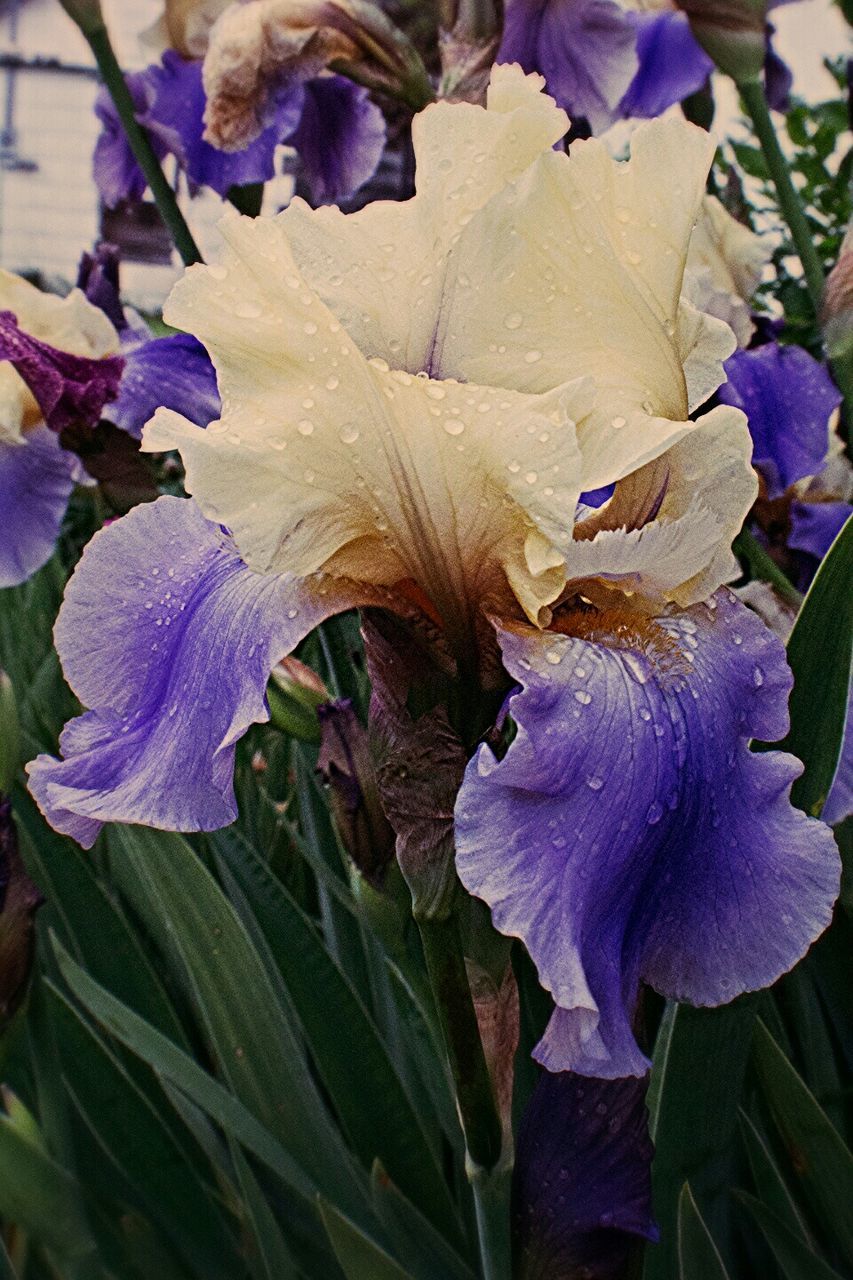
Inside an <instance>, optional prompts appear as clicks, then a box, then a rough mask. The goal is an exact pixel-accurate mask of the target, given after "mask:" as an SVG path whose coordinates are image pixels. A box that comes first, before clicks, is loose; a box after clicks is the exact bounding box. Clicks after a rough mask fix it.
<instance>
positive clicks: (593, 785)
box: [586, 773, 604, 791]
mask: <svg viewBox="0 0 853 1280" xmlns="http://www.w3.org/2000/svg"><path fill="white" fill-rule="evenodd" d="M586 785H587V786H588V787H589V789H590V791H600V790H601V788H602V787H603V786H604V779H603V778H599V777H598V776H597V774H594V773H591V774H590V775H589V777H588V778H587V780H586Z"/></svg>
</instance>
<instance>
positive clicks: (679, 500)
mask: <svg viewBox="0 0 853 1280" xmlns="http://www.w3.org/2000/svg"><path fill="white" fill-rule="evenodd" d="M751 452H752V441H751V439H750V435H749V431H748V430H747V426H746V419H745V417H744V416H743V414H742V413H740V412H739V411H738V410H733V409H730V408H728V407H725V408H723V407H722V406H718V407H717V408H716V409H712V410H711V412H710V413H707V414H705V415H704V416H703V417H701V418H699V419H698V421H697V423H696V427H695V430H693V431H692V432H691V433H690V434H689V435H687V436H686V437H685V438H684V439H683V440H680V441H679V442H678V443H676V444H674V445H673V446H672V447H671V448H670V449H669V450H668V451H667V452H666V453H665V454H664V455H663V456H662V457H660V458H658V459H657V460H656V461H655V462H652V463H650V464H648V465H647V466H645V467H641V468H639V469H638V470H637V471H635V472H633V473H632V474H631V475H630V476H628V477H627V478H626V479H625V480H622V481H621V482H620V483H619V484H618V485H617V486H616V490H615V493H614V495H613V497H612V499H611V500H610V501H609V502H608V503H607V504H606V505H603V506H600V507H599V508H598V510H597V511H596V513H595V514H594V515H590V516H588V517H587V519H586V520H584V521H582V522H581V523H579V524H577V525H576V526H575V534H574V541H573V542H572V544H571V546H570V548H569V549H568V551H567V553H566V573H567V577H568V578H569V580H570V581H571V580H574V579H579V578H582V579H589V578H597V579H598V583H597V584H587V586H585V588H584V593H585V594H586V595H588V596H590V597H592V595H593V594H594V592H595V589H596V587H597V588H598V589H599V595H600V589H601V587H602V586H603V587H604V588H605V589H606V590H610V591H611V592H612V591H613V590H618V591H623V592H628V593H634V592H637V591H641V592H642V594H643V596H644V597H645V598H646V600H647V601H651V600H657V601H658V602H659V603H661V604H663V603H664V602H666V601H674V602H675V603H676V604H680V605H683V606H687V605H691V604H696V603H698V602H699V601H700V600H705V599H706V598H707V597H708V596H709V595H711V594H712V592H714V591H716V589H717V588H718V587H719V586H721V585H722V584H723V583H725V582H729V581H730V580H731V579H732V578H733V577H734V576H736V575H737V573H738V566H737V561H736V559H735V557H734V555H733V554H732V550H731V545H732V542H733V540H734V537H735V535H736V534H737V533H738V532H739V530H740V528H741V526H742V524H743V521H744V518H745V517H746V515H747V513H748V511H749V509H750V508H751V506H752V504H753V502H754V501H755V498H756V496H757V493H758V482H757V480H756V476H755V472H754V471H753V469H752V467H751V465H750V456H751Z"/></svg>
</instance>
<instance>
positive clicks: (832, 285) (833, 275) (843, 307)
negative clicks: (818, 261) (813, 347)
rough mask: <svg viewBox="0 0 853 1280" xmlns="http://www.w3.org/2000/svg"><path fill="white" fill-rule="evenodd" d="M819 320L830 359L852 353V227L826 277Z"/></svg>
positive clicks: (844, 356)
mask: <svg viewBox="0 0 853 1280" xmlns="http://www.w3.org/2000/svg"><path fill="white" fill-rule="evenodd" d="M820 319H821V324H822V325H823V336H824V341H825V343H826V350H827V354H828V355H829V358H830V360H845V359H849V358H850V357H851V356H853V228H851V229H850V230H848V232H847V235H846V236H845V237H844V241H843V243H842V245H841V253H840V255H839V258H838V261H837V262H836V264H835V266H834V267H833V268H832V270H831V271H830V273H829V275H828V276H827V279H826V284H825V286H824V290H823V300H822V302H821V309H820Z"/></svg>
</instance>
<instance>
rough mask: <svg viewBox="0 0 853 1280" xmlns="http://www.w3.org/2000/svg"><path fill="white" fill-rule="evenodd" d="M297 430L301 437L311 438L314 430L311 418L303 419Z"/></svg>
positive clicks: (298, 423)
mask: <svg viewBox="0 0 853 1280" xmlns="http://www.w3.org/2000/svg"><path fill="white" fill-rule="evenodd" d="M296 430H297V431H298V432H299V434H300V435H301V436H310V435H311V434H312V432H313V430H314V423H313V422H312V421H311V419H310V418H301V419H300V421H299V422H297V424H296ZM306 479H307V476H306Z"/></svg>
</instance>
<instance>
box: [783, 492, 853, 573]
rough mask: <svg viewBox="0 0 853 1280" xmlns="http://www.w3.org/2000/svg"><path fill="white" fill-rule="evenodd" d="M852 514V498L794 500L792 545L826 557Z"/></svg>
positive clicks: (811, 553)
mask: <svg viewBox="0 0 853 1280" xmlns="http://www.w3.org/2000/svg"><path fill="white" fill-rule="evenodd" d="M851 514H853V507H851V505H850V503H849V502H809V501H807V500H806V501H803V502H792V503H791V530H790V533H789V534H788V546H789V547H791V548H792V549H793V550H794V551H805V552H807V553H808V555H810V556H814V557H815V559H816V560H822V559H823V557H824V556H825V555H826V553H827V551H828V550H829V548H830V547H831V546H832V544H833V542H834V541H835V539H836V538H837V537H838V535H839V533H840V532H841V530H842V529H843V528H844V526H845V524H846V523H847V521H848V520H849V519H850V516H851Z"/></svg>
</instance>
